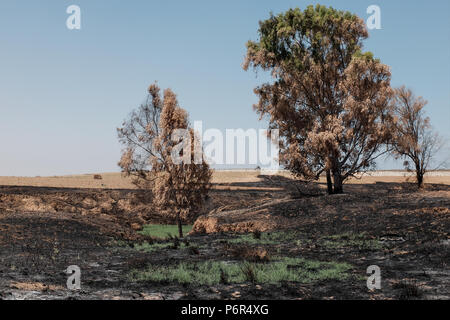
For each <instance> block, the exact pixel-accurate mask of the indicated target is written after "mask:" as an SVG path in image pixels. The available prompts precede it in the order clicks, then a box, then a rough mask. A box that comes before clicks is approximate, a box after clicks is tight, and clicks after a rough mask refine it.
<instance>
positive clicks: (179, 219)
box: [177, 213, 183, 238]
mask: <svg viewBox="0 0 450 320" xmlns="http://www.w3.org/2000/svg"><path fill="white" fill-rule="evenodd" d="M177 225H178V235H179V237H180V238H183V226H182V225H181V218H180V214H179V213H177Z"/></svg>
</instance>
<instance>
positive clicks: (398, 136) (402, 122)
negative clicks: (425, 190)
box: [392, 86, 442, 188]
mask: <svg viewBox="0 0 450 320" xmlns="http://www.w3.org/2000/svg"><path fill="white" fill-rule="evenodd" d="M393 101H394V110H395V121H394V130H393V141H392V148H393V154H394V157H395V158H396V159H399V158H403V159H405V161H404V163H403V164H404V166H405V168H406V169H407V170H408V171H412V169H411V168H410V161H411V162H412V164H413V165H414V171H415V173H416V182H417V185H418V187H419V188H422V187H423V182H424V175H425V173H426V172H427V171H429V167H430V165H431V162H432V160H433V157H434V156H435V155H436V153H437V152H438V151H439V150H440V148H441V147H442V142H441V139H440V138H439V136H438V135H437V134H436V133H434V132H433V130H432V128H431V125H430V119H429V118H428V117H426V116H425V112H424V110H423V108H424V107H425V105H426V104H427V101H426V100H424V99H423V98H422V97H416V96H415V95H414V94H413V92H412V91H411V90H410V89H407V88H405V87H404V86H403V87H401V88H398V89H396V90H395V95H394V100H393ZM408 160H409V161H408Z"/></svg>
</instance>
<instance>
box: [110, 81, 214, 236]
mask: <svg viewBox="0 0 450 320" xmlns="http://www.w3.org/2000/svg"><path fill="white" fill-rule="evenodd" d="M148 91H149V96H148V98H147V100H146V102H145V103H144V104H143V105H141V106H140V108H139V109H138V110H136V111H133V112H132V113H131V115H130V117H129V118H128V119H127V120H126V121H125V122H124V123H123V125H122V127H121V128H119V129H118V135H119V140H120V142H121V143H122V144H123V145H124V146H125V149H124V151H123V154H122V158H121V160H120V162H119V166H120V167H121V168H122V171H123V172H124V173H125V174H126V175H127V176H131V177H133V182H134V183H135V184H136V185H137V186H138V187H140V188H143V189H147V190H151V194H152V201H153V203H154V204H155V205H156V206H157V207H158V208H159V209H160V210H161V212H163V213H164V214H165V215H167V216H169V217H173V218H175V220H176V222H177V225H178V231H179V236H180V237H183V231H182V221H183V220H187V219H192V218H194V216H195V214H196V213H197V212H198V210H199V209H200V207H201V206H202V205H203V203H204V200H205V198H206V196H207V194H208V191H209V189H210V180H211V175H212V171H211V170H210V168H209V165H208V164H207V163H206V162H205V161H204V159H203V153H202V151H201V147H200V149H199V148H198V146H199V145H200V142H199V140H198V137H197V136H196V134H195V133H194V130H193V129H192V128H191V127H190V124H189V121H188V114H187V112H186V111H185V110H184V109H182V108H181V107H180V106H179V105H178V101H177V98H176V95H175V94H174V93H173V92H172V90H170V89H166V90H165V91H164V97H163V98H161V95H160V89H159V87H158V86H157V85H156V84H153V85H151V86H150V87H149V90H148ZM180 159H181V161H179V160H180Z"/></svg>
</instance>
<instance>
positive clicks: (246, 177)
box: [0, 170, 450, 189]
mask: <svg viewBox="0 0 450 320" xmlns="http://www.w3.org/2000/svg"><path fill="white" fill-rule="evenodd" d="M270 174H271V173H268V172H264V171H258V170H223V171H214V174H213V180H212V182H213V183H214V184H216V185H217V184H225V185H227V184H235V183H251V182H263V181H264V179H262V178H261V176H264V175H269V176H270ZM100 175H101V177H102V179H101V180H97V179H94V174H81V175H67V176H53V177H0V185H3V186H32V187H55V188H102V189H134V188H135V186H134V185H133V184H132V183H131V179H130V178H126V177H124V176H123V175H122V174H120V173H101V174H100ZM277 175H282V176H285V177H291V176H290V174H289V173H288V172H285V171H280V172H279V173H277ZM405 175H407V174H406V173H405V172H402V171H378V172H373V173H372V174H371V175H364V176H363V177H362V178H361V179H355V178H352V179H350V180H348V181H347V183H349V184H372V183H376V182H406V181H413V178H412V177H408V176H405ZM324 181H325V179H324V178H321V179H320V182H324ZM425 182H426V183H437V184H447V185H450V171H439V172H432V173H430V174H429V175H427V176H426V179H425Z"/></svg>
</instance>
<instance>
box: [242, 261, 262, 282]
mask: <svg viewBox="0 0 450 320" xmlns="http://www.w3.org/2000/svg"><path fill="white" fill-rule="evenodd" d="M241 271H242V273H243V274H244V277H245V280H247V281H248V282H251V283H256V282H257V280H258V275H257V271H256V269H255V266H254V265H253V264H251V263H249V262H246V263H244V264H243V265H242V266H241Z"/></svg>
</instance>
